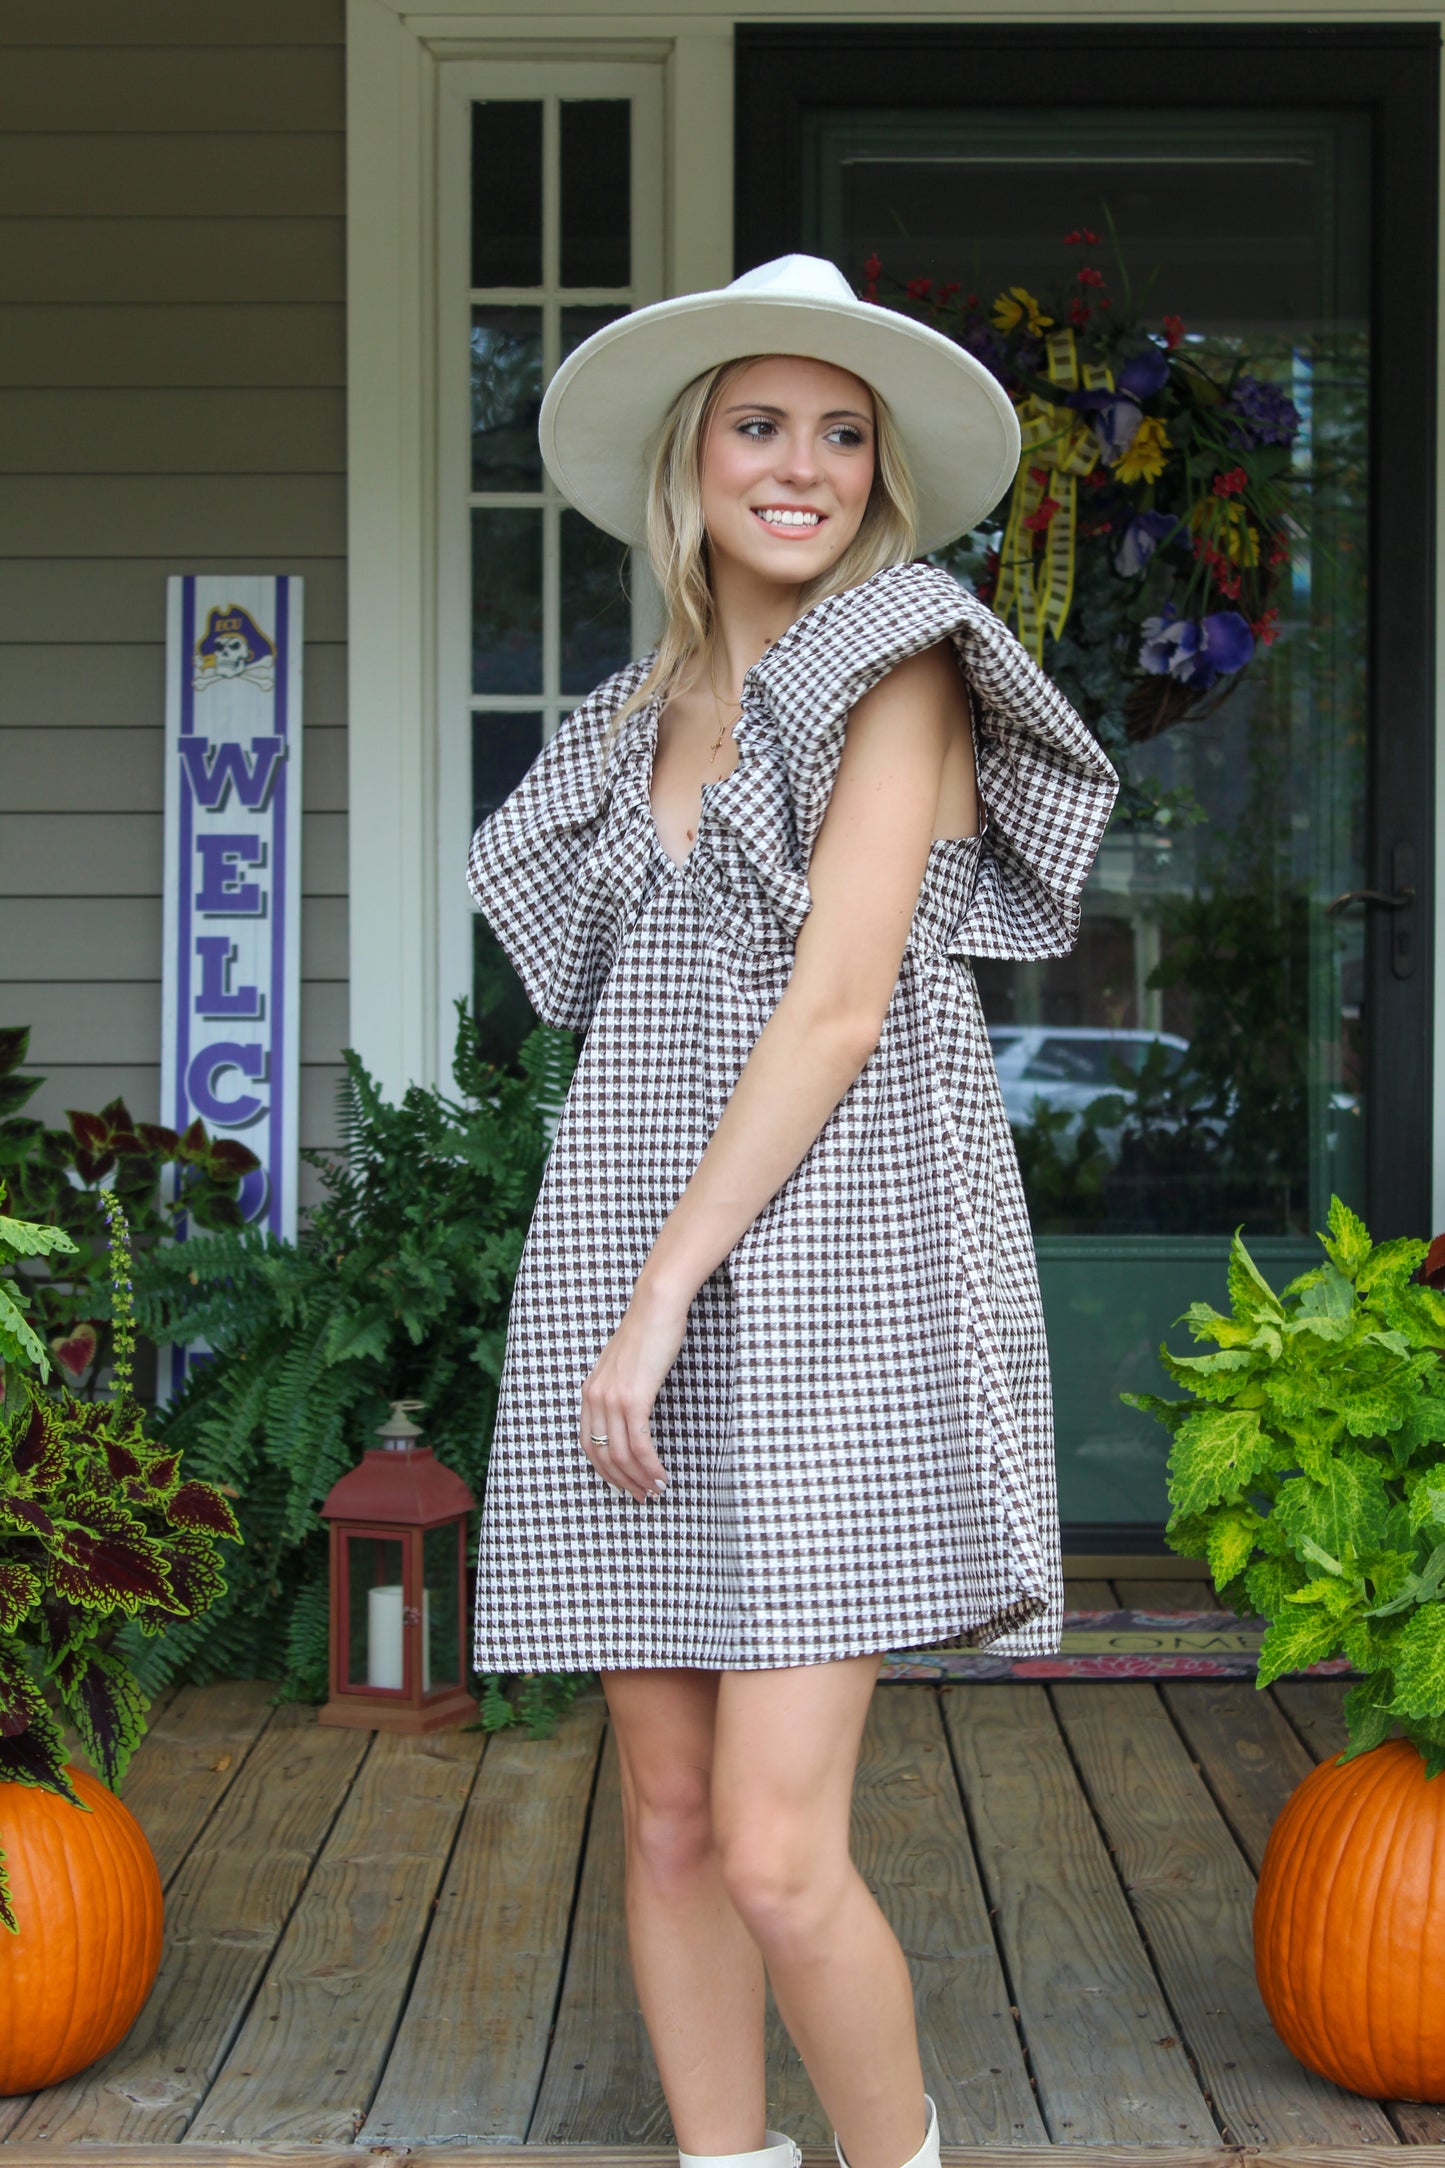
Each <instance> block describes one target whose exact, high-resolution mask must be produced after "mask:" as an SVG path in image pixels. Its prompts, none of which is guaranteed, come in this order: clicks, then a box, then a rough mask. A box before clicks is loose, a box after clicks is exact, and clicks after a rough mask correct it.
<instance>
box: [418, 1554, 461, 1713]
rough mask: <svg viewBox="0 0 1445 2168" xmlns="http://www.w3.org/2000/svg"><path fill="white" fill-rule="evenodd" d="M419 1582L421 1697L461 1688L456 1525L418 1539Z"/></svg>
mask: <svg viewBox="0 0 1445 2168" xmlns="http://www.w3.org/2000/svg"><path fill="white" fill-rule="evenodd" d="M421 1544H422V1579H423V1580H424V1581H425V1583H426V1599H425V1607H424V1609H423V1613H422V1618H423V1622H424V1625H425V1630H426V1673H425V1684H424V1686H423V1688H422V1691H423V1692H424V1693H428V1694H429V1693H431V1692H432V1690H433V1689H434V1688H435V1687H438V1686H459V1685H460V1684H461V1661H460V1642H461V1635H460V1632H459V1631H458V1616H459V1609H458V1607H459V1605H460V1602H461V1576H460V1574H459V1572H458V1569H457V1530H456V1523H455V1521H453V1522H451V1523H450V1524H449V1525H448V1526H447V1527H445V1528H428V1529H427V1530H426V1532H425V1534H424V1535H423V1537H422V1539H421Z"/></svg>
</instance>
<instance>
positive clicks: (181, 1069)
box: [161, 574, 302, 1389]
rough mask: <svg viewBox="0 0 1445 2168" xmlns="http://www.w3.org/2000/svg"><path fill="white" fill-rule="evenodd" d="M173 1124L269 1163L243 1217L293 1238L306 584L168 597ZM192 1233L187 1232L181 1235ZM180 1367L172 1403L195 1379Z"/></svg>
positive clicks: (230, 585)
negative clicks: (231, 1143)
mask: <svg viewBox="0 0 1445 2168" xmlns="http://www.w3.org/2000/svg"><path fill="white" fill-rule="evenodd" d="M167 584H168V594H167V630H166V829H165V934H164V939H165V970H164V998H163V1007H162V1046H161V1120H162V1122H163V1123H165V1124H166V1125H167V1126H168V1127H169V1128H172V1129H177V1130H185V1129H186V1128H188V1127H189V1126H190V1124H191V1123H192V1122H193V1121H194V1120H195V1119H196V1118H197V1117H198V1116H199V1118H200V1120H201V1121H203V1122H204V1123H205V1125H206V1128H207V1130H208V1131H210V1133H211V1134H212V1135H213V1136H233V1137H235V1138H237V1139H238V1140H239V1141H240V1142H242V1143H244V1144H246V1145H248V1146H249V1148H250V1149H251V1150H252V1151H253V1152H254V1153H255V1154H256V1156H257V1158H258V1159H259V1160H260V1161H261V1165H260V1168H259V1169H258V1170H257V1171H256V1172H255V1173H253V1174H250V1175H248V1176H247V1177H246V1179H245V1182H244V1183H243V1185H242V1191H241V1209H242V1212H243V1213H244V1215H245V1217H246V1219H247V1220H248V1221H250V1222H252V1223H254V1224H256V1225H259V1226H263V1227H266V1228H268V1229H269V1230H270V1231H271V1232H272V1233H273V1234H277V1235H281V1236H288V1237H289V1236H294V1235H295V1232H296V1177H297V1157H296V1146H297V1088H298V1081H299V1066H298V1049H297V1032H298V1025H299V1008H300V902H301V637H302V583H301V581H300V580H299V579H291V578H287V577H276V578H270V577H267V578H262V577H258V576H256V575H254V574H244V575H242V576H240V577H238V578H225V577H211V576H205V577H201V576H197V575H190V574H188V575H186V576H184V577H182V578H176V579H172V580H170V581H169V582H168V583H167ZM185 1231H186V1230H185V1225H184V1221H182V1222H181V1223H180V1225H179V1226H178V1229H177V1232H178V1234H179V1235H181V1236H182V1237H183V1236H184V1234H185ZM184 1354H185V1351H184V1350H175V1351H173V1355H174V1356H177V1357H180V1358H181V1359H180V1360H178V1361H176V1360H173V1363H172V1375H171V1380H170V1383H171V1386H172V1388H173V1389H174V1387H176V1386H178V1385H179V1384H180V1382H181V1378H182V1377H183V1375H184V1368H185V1364H184Z"/></svg>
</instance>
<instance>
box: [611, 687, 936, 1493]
mask: <svg viewBox="0 0 1445 2168" xmlns="http://www.w3.org/2000/svg"><path fill="white" fill-rule="evenodd" d="M960 710H962V711H963V712H964V713H965V714H966V712H967V704H966V695H965V692H964V688H963V680H962V678H961V676H960V674H959V671H958V667H957V664H956V663H955V661H954V659H953V655H952V652H951V650H950V648H949V647H948V646H947V645H946V644H941V645H939V646H938V647H935V648H931V649H929V650H927V651H926V652H925V653H924V654H922V655H916V656H913V657H911V658H910V659H909V660H908V661H906V662H903V663H900V664H899V665H898V666H897V667H896V668H895V669H893V670H891V671H890V672H889V674H888V676H887V677H886V678H884V679H883V680H882V681H881V682H880V683H879V684H878V685H876V686H875V687H874V688H873V690H872V691H871V692H869V693H868V694H866V695H865V696H864V698H863V699H861V700H860V701H858V703H857V704H856V706H855V707H854V708H853V710H852V713H851V714H850V716H849V718H848V724H847V733H846V737H845V740H844V747H843V753H842V757H841V760H840V762H839V766H838V773H837V776H836V779H835V781H834V785H833V790H832V794H831V796H830V798H829V802H828V808H827V812H826V813H825V815H824V818H823V823H822V826H821V828H820V830H819V833H818V839H817V842H816V845H815V846H814V850H813V856H812V859H811V862H810V864H809V867H808V886H809V890H810V892H811V894H812V898H813V907H812V909H811V910H810V912H809V913H808V916H807V918H806V919H805V920H804V922H803V925H802V928H801V929H800V931H799V935H798V941H797V949H796V956H795V961H794V966H793V972H792V976H791V978H790V979H789V982H788V985H787V987H786V989H785V991H784V993H783V995H782V997H781V999H780V1000H779V1001H778V1004H777V1006H776V1008H775V1009H774V1010H773V1013H772V1015H771V1016H770V1017H769V1019H768V1021H767V1023H766V1024H765V1026H764V1027H763V1029H762V1031H761V1032H760V1033H759V1034H758V1037H757V1040H756V1041H755V1043H754V1045H753V1047H752V1050H751V1052H750V1053H749V1055H748V1058H747V1061H746V1062H745V1064H744V1066H743V1069H742V1073H741V1075H740V1076H739V1078H738V1081H737V1084H736V1086H735V1087H734V1089H733V1092H732V1095H731V1097H730V1098H729V1100H728V1103H727V1106H726V1107H725V1108H724V1110H723V1113H722V1117H721V1119H720V1120H719V1122H718V1125H717V1127H716V1129H715V1130H714V1132H713V1134H712V1137H711V1138H710V1140H709V1142H708V1146H707V1149H706V1151H705V1152H704V1153H703V1155H702V1158H701V1159H700V1160H699V1162H698V1165H697V1168H696V1170H695V1171H694V1173H693V1175H692V1178H691V1180H690V1181H689V1182H688V1185H687V1187H686V1189H685V1190H684V1191H683V1193H682V1195H681V1197H680V1198H679V1199H678V1201H677V1203H676V1205H675V1206H674V1207H673V1209H672V1211H671V1212H670V1213H669V1215H668V1217H667V1219H666V1220H665V1221H664V1222H663V1225H662V1227H661V1228H660V1229H659V1231H658V1235H657V1239H656V1241H655V1242H654V1244H653V1247H652V1250H651V1253H650V1255H649V1257H648V1259H647V1262H646V1264H645V1265H644V1266H643V1268H642V1271H641V1272H640V1273H639V1275H638V1279H637V1283H636V1286H635V1288H634V1290H633V1295H632V1300H631V1303H630V1304H629V1317H631V1318H632V1319H633V1320H634V1321H635V1326H636V1331H635V1334H632V1335H629V1334H628V1333H627V1331H626V1326H627V1320H624V1325H623V1327H621V1328H619V1331H618V1333H617V1334H615V1335H614V1337H613V1339H612V1341H610V1342H609V1344H608V1349H607V1350H605V1351H604V1355H603V1357H602V1359H601V1360H600V1361H599V1363H598V1365H597V1368H596V1369H595V1370H594V1371H593V1373H592V1375H591V1377H590V1378H589V1380H588V1383H587V1386H586V1387H585V1388H584V1408H583V1420H582V1438H583V1450H584V1451H587V1450H588V1446H587V1439H588V1436H589V1432H590V1431H596V1432H605V1433H606V1435H607V1437H608V1440H609V1454H608V1459H607V1463H606V1466H605V1468H602V1469H601V1470H600V1472H604V1473H606V1474H608V1475H609V1477H614V1476H617V1477H621V1478H622V1479H623V1480H622V1481H621V1482H620V1483H619V1484H618V1485H617V1487H619V1488H626V1489H628V1490H630V1491H631V1493H632V1495H633V1496H635V1497H645V1496H646V1495H647V1494H648V1492H649V1491H650V1490H651V1489H652V1488H653V1484H654V1481H655V1478H656V1476H657V1475H658V1473H659V1472H660V1463H659V1462H658V1460H657V1458H656V1455H655V1453H654V1452H653V1451H652V1448H651V1445H650V1444H649V1443H648V1442H647V1433H646V1418H647V1415H648V1414H649V1413H650V1410H651V1406H652V1401H653V1399H654V1398H655V1397H656V1390H657V1385H658V1384H660V1382H661V1378H662V1377H663V1376H665V1375H666V1372H667V1370H668V1368H670V1367H671V1363H672V1360H673V1358H674V1357H675V1355H676V1352H677V1348H678V1346H680V1345H681V1340H682V1334H683V1332H684V1330H685V1328H686V1319H687V1312H688V1308H689V1306H690V1305H691V1303H692V1300H693V1297H694V1296H695V1295H696V1293H697V1291H698V1289H699V1288H700V1287H701V1286H702V1284H703V1282H704V1281H705V1280H706V1279H707V1278H708V1277H709V1275H710V1274H711V1273H712V1272H713V1271H714V1270H715V1269H716V1267H717V1266H718V1264H719V1263H720V1262H721V1261H722V1259H723V1258H724V1257H726V1256H727V1254H728V1252H729V1250H731V1249H732V1248H733V1246H734V1244H735V1243H736V1242H737V1241H738V1240H739V1238H740V1237H741V1236H742V1235H743V1234H744V1233H745V1232H746V1230H747V1229H748V1227H750V1226H751V1224H752V1222H753V1221H754V1220H755V1219H756V1218H757V1216H758V1214H759V1212H761V1211H762V1209H763V1207H764V1206H765V1205H766V1204H767V1203H768V1202H769V1201H770V1199H771V1198H772V1197H773V1196H774V1195H775V1194H776V1193H777V1191H778V1190H779V1189H781V1187H782V1186H783V1184H784V1183H785V1182H786V1181H787V1179H788V1177H789V1176H790V1175H791V1174H792V1173H793V1172H794V1170H795V1169H796V1168H797V1167H798V1166H799V1164H800V1163H801V1161H802V1160H803V1159H804V1158H805V1157H806V1156H807V1153H808V1151H809V1150H810V1148H811V1147H812V1145H813V1144H814V1143H815V1141H816V1140H817V1137H818V1135H819V1132H820V1131H821V1130H822V1128H823V1126H824V1124H825V1123H826V1121H827V1120H828V1117H829V1115H830V1114H831V1113H832V1112H833V1110H834V1108H835V1107H836V1106H837V1105H838V1103H839V1101H840V1100H841V1099H842V1098H843V1097H844V1095H845V1093H846V1092H847V1091H848V1088H849V1086H850V1085H851V1084H852V1083H853V1081H854V1079H855V1078H856V1077H857V1075H858V1073H859V1071H860V1070H861V1069H862V1068H863V1067H864V1065H865V1063H866V1062H867V1060H868V1058H869V1056H870V1054H871V1053H872V1052H873V1050H874V1048H875V1047H876V1046H877V1044H878V1039H879V1034H880V1032H881V1030H882V1025H883V1019H884V1016H885V1014H886V1013H887V1009H888V1004H889V1002H890V1000H891V999H892V996H893V990H894V988H895V986H896V985H897V982H898V973H899V968H900V966H901V963H902V960H903V951H904V948H905V946H906V945H907V941H908V933H909V928H910V927H911V925H912V922H913V913H914V910H915V908H916V907H917V903H918V897H919V892H920V890H921V888H922V885H923V876H924V873H925V870H926V868H927V864H928V855H929V849H930V846H931V844H932V841H933V831H934V827H935V823H936V820H937V812H938V795H939V781H940V777H941V775H942V771H943V761H944V755H945V752H946V751H947V748H948V745H949V742H950V739H951V737H952V735H953V732H954V731H955V729H956V728H957V716H958V713H959V711H960ZM624 1340H628V1341H630V1342H631V1343H632V1345H631V1346H630V1347H619V1343H620V1342H623V1341H624ZM644 1349H646V1350H647V1352H646V1353H644ZM669 1350H670V1352H669ZM664 1355H665V1357H666V1359H665V1361H663V1360H662V1357H663V1356H664ZM649 1356H650V1357H651V1360H649ZM629 1358H630V1359H629ZM658 1362H661V1369H660V1370H659V1372H658V1376H657V1378H656V1380H655V1381H653V1382H652V1384H651V1388H650V1390H649V1388H648V1376H647V1373H648V1372H649V1371H650V1370H652V1369H653V1368H656V1366H657V1363H658ZM644 1400H645V1406H641V1405H640V1403H641V1402H642V1401H644ZM619 1439H621V1440H625V1443H623V1444H622V1445H621V1446H620V1448H619V1443H618V1441H619ZM634 1464H635V1465H634ZM629 1478H631V1480H629Z"/></svg>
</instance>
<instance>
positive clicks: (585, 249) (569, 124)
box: [562, 98, 632, 286]
mask: <svg viewBox="0 0 1445 2168" xmlns="http://www.w3.org/2000/svg"><path fill="white" fill-rule="evenodd" d="M631 162H632V107H631V104H630V103H629V101H628V100H627V99H626V98H564V99H563V101H562V284H563V285H564V286H626V285H628V284H629V283H630V281H631V277H632V175H631Z"/></svg>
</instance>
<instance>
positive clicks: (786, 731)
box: [750, 564, 1119, 960]
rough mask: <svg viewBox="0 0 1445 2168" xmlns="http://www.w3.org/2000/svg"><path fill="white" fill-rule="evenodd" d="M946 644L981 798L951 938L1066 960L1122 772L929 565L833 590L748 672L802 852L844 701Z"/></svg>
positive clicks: (813, 827)
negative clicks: (956, 668)
mask: <svg viewBox="0 0 1445 2168" xmlns="http://www.w3.org/2000/svg"><path fill="white" fill-rule="evenodd" d="M942 639H951V640H952V642H953V645H954V648H955V651H956V652H957V655H958V660H959V665H960V667H961V669H962V671H963V674H964V678H965V680H966V681H967V685H968V691H969V701H970V706H971V709H972V713H973V726H974V746H975V755H976V761H977V768H978V786H979V799H980V808H981V835H980V838H979V843H978V863H977V867H976V872H975V877H974V878H973V879H972V880H971V881H969V882H968V883H967V884H966V891H961V893H966V901H965V902H963V903H962V905H961V909H960V912H959V914H958V918H957V922H956V923H955V924H953V925H951V926H950V927H949V929H948V942H947V945H948V946H949V947H950V948H951V949H957V950H958V951H959V952H961V953H962V954H964V955H969V956H987V957H999V958H1012V959H1018V960H1022V959H1026V958H1033V957H1043V956H1063V955H1067V953H1068V952H1069V950H1070V949H1071V948H1072V947H1073V945H1074V943H1075V941H1076V940H1077V938H1078V932H1079V919H1080V896H1081V894H1082V891H1083V886H1084V882H1085V880H1086V879H1087V877H1088V872H1089V868H1090V866H1091V865H1092V864H1093V861H1094V856H1095V854H1096V852H1097V850H1098V848H1099V844H1100V841H1101V839H1102V837H1103V833H1104V829H1105V826H1106V825H1107V823H1108V819H1109V815H1110V813H1111V811H1112V810H1113V805H1114V800H1115V798H1116V797H1117V795H1118V790H1119V778H1118V775H1117V773H1116V771H1115V769H1114V767H1113V764H1112V762H1111V761H1110V760H1109V758H1108V756H1107V755H1106V754H1105V752H1104V750H1103V748H1102V747H1101V746H1100V745H1099V743H1098V741H1097V740H1096V739H1095V738H1094V737H1093V735H1092V734H1091V732H1090V731H1089V730H1088V729H1087V727H1086V726H1085V724H1084V722H1083V720H1082V718H1081V717H1080V716H1079V715H1078V714H1077V713H1076V711H1075V710H1074V709H1073V708H1072V707H1071V706H1070V705H1069V702H1068V701H1067V700H1066V699H1065V698H1064V696H1063V694H1062V693H1061V692H1060V691H1059V690H1058V688H1057V686H1055V685H1054V684H1053V683H1052V682H1051V680H1050V679H1049V678H1048V677H1046V676H1045V674H1044V672H1043V671H1042V670H1041V669H1040V668H1039V667H1038V665H1037V663H1035V662H1034V660H1033V658H1032V656H1030V655H1029V653H1028V652H1027V650H1026V649H1025V648H1024V647H1023V646H1022V644H1021V643H1020V642H1019V641H1018V640H1017V639H1016V638H1015V636H1014V635H1013V633H1012V632H1010V631H1009V629H1008V627H1007V626H1006V625H1005V624H1004V623H1003V622H1002V620H1001V619H1000V618H998V617H996V616H995V614H994V612H993V611H992V610H990V609H989V608H988V606H987V604H986V603H982V602H980V601H979V600H978V598H977V596H976V595H973V594H971V593H970V592H969V591H968V589H967V588H965V587H962V586H961V585H960V584H959V582H958V581H957V580H955V579H954V578H953V577H952V575H951V574H950V573H947V572H944V571H941V570H940V569H939V568H938V567H937V566H934V565H928V564H907V565H896V566H892V567H890V568H889V569H888V570H887V571H885V572H882V573H878V574H876V575H875V576H874V577H873V578H872V579H870V580H866V581H864V582H862V583H861V584H860V585H859V586H858V587H854V588H849V589H847V590H846V591H845V592H844V593H842V594H840V595H833V596H829V597H828V598H826V599H825V600H824V601H823V602H821V603H818V604H816V605H815V606H814V608H813V609H812V610H811V611H808V612H806V613H805V614H804V616H803V617H801V618H799V619H798V621H797V622H796V624H794V625H793V626H792V627H790V629H789V631H788V632H786V633H785V634H784V635H783V637H782V638H781V640H779V641H778V642H777V643H776V644H775V646H774V647H773V648H771V649H769V650H768V652H767V653H766V654H765V655H764V656H763V658H762V660H761V661H760V662H759V663H757V664H755V665H754V671H753V673H750V674H751V675H754V676H755V679H756V683H757V686H758V689H759V691H760V693H761V695H762V698H763V700H764V702H765V705H766V707H767V709H768V711H769V713H770V715H771V717H772V720H773V724H774V727H775V730H776V732H777V735H778V740H779V743H780V745H781V748H782V753H783V759H784V763H785V765H786V769H787V775H788V783H789V789H790V795H791V797H792V801H793V809H794V821H795V825H796V833H797V848H798V855H799V860H800V863H801V864H802V866H804V867H806V866H807V864H808V862H809V860H810V859H811V857H812V853H813V847H814V844H815V843H816V842H817V838H818V831H819V829H820V828H821V827H822V824H823V815H824V813H825V812H826V811H827V806H828V799H829V796H830V794H831V792H832V788H833V783H834V780H835V778H836V776H837V772H838V763H839V761H840V759H841V758H842V753H843V742H844V735H845V731H846V727H847V721H848V715H849V711H850V710H851V708H852V707H853V705H854V703H855V702H856V701H858V700H860V699H861V698H862V697H863V695H864V693H866V692H868V691H870V690H871V688H872V687H873V686H874V685H876V684H877V683H878V682H879V680H880V679H881V678H883V677H886V675H887V674H888V672H889V671H890V670H891V669H893V668H894V666H895V665H896V664H898V663H900V662H903V661H905V660H906V659H907V657H908V656H910V655H916V654H920V653H921V652H922V651H923V650H924V649H925V648H928V647H931V646H933V645H934V644H935V642H937V641H939V640H942Z"/></svg>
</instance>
